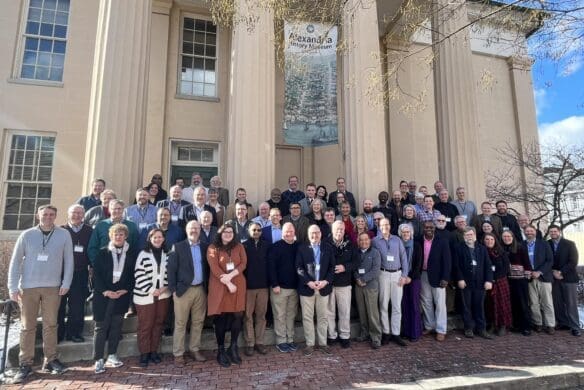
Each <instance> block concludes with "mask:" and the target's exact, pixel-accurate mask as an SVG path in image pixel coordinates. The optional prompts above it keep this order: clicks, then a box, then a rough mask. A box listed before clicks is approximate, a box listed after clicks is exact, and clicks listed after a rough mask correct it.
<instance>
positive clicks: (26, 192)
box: [22, 185, 37, 198]
mask: <svg viewBox="0 0 584 390" xmlns="http://www.w3.org/2000/svg"><path fill="white" fill-rule="evenodd" d="M36 196H37V186H36V185H33V186H31V185H25V186H22V198H36Z"/></svg>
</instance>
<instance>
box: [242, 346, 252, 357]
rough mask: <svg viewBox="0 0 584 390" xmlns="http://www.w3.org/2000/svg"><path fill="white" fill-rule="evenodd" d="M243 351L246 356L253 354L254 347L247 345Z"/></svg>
mask: <svg viewBox="0 0 584 390" xmlns="http://www.w3.org/2000/svg"><path fill="white" fill-rule="evenodd" d="M243 353H244V354H245V356H253V347H245V348H244V349H243Z"/></svg>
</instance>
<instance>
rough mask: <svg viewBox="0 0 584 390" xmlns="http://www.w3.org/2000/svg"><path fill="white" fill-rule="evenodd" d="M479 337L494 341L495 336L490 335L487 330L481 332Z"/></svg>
mask: <svg viewBox="0 0 584 390" xmlns="http://www.w3.org/2000/svg"><path fill="white" fill-rule="evenodd" d="M479 336H481V337H482V338H484V339H487V340H492V339H493V335H492V334H490V333H489V332H487V331H486V330H481V331H480V332H479Z"/></svg>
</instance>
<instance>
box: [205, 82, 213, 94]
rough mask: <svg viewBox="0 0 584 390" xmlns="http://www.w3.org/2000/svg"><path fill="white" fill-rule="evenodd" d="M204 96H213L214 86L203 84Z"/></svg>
mask: <svg viewBox="0 0 584 390" xmlns="http://www.w3.org/2000/svg"><path fill="white" fill-rule="evenodd" d="M205 96H215V86H214V85H212V84H205Z"/></svg>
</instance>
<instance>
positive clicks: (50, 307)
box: [18, 287, 61, 365]
mask: <svg viewBox="0 0 584 390" xmlns="http://www.w3.org/2000/svg"><path fill="white" fill-rule="evenodd" d="M60 304H61V296H60V295H59V287H36V288H26V289H24V290H22V299H21V301H20V310H21V312H20V320H21V321H22V330H21V331H20V354H19V355H18V358H19V360H20V364H21V365H23V364H24V365H32V363H33V360H34V344H35V336H36V327H37V316H38V314H39V306H40V309H41V317H42V318H43V322H42V324H43V354H44V355H45V361H47V362H50V361H53V360H55V359H56V358H57V318H58V314H59V305H60Z"/></svg>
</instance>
